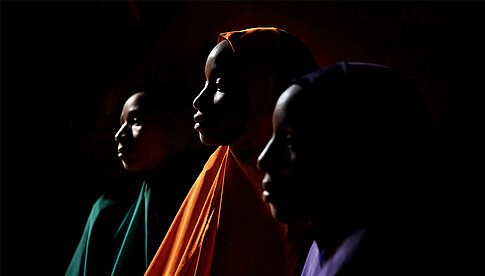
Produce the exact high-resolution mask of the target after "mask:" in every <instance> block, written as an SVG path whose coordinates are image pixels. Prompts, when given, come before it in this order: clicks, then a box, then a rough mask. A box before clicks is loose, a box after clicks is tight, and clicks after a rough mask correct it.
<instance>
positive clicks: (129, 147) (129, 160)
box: [115, 93, 173, 171]
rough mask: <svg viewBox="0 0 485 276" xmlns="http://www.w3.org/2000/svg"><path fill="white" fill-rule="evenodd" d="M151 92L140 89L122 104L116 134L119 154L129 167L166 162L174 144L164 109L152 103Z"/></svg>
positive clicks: (140, 168)
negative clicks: (164, 117)
mask: <svg viewBox="0 0 485 276" xmlns="http://www.w3.org/2000/svg"><path fill="white" fill-rule="evenodd" d="M149 102H150V99H149V96H147V94H145V93H137V94H135V95H133V96H131V97H130V98H129V99H128V100H127V101H126V103H125V105H124V106H123V111H122V113H121V119H120V124H121V127H120V129H119V130H118V132H117V133H116V135H115V140H116V142H118V158H119V159H120V160H121V162H122V163H123V166H124V168H125V169H126V170H128V171H147V170H150V169H153V168H155V167H156V166H158V165H160V164H161V163H163V161H164V160H165V159H166V158H167V157H168V156H169V154H170V151H171V148H172V145H173V139H172V138H171V137H173V133H172V131H171V130H170V127H168V125H167V123H166V122H164V120H163V118H162V112H161V111H160V110H156V108H152V107H150V104H149Z"/></svg>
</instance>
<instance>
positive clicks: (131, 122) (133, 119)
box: [128, 116, 143, 126]
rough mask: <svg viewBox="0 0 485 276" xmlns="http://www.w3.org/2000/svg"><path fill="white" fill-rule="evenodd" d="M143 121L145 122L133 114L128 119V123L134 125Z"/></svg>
mask: <svg viewBox="0 0 485 276" xmlns="http://www.w3.org/2000/svg"><path fill="white" fill-rule="evenodd" d="M142 123H143V120H142V119H141V118H140V117H137V116H133V117H131V118H130V119H129V120H128V124H130V125H133V126H137V125H141V124H142Z"/></svg>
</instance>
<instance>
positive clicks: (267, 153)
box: [256, 138, 274, 172]
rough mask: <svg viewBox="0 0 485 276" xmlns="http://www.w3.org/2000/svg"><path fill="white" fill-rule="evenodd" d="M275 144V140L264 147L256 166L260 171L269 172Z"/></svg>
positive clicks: (272, 139)
mask: <svg viewBox="0 0 485 276" xmlns="http://www.w3.org/2000/svg"><path fill="white" fill-rule="evenodd" d="M273 142H274V138H271V140H269V142H268V144H267V145H266V146H265V147H264V149H263V151H262V152H261V154H260V155H259V157H258V161H257V162H256V166H257V167H258V169H260V170H262V171H265V172H268V170H269V166H270V165H271V155H272V151H271V148H272V144H273Z"/></svg>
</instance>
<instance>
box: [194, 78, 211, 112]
mask: <svg viewBox="0 0 485 276" xmlns="http://www.w3.org/2000/svg"><path fill="white" fill-rule="evenodd" d="M208 88H209V85H208V84H207V82H206V83H205V85H204V88H202V90H201V91H200V92H199V95H197V97H195V99H194V101H193V102H192V106H193V107H194V108H195V109H197V110H204V109H205V106H207V101H208V97H207V96H208V94H209V93H208Z"/></svg>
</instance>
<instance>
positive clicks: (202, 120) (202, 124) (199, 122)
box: [194, 111, 207, 131]
mask: <svg viewBox="0 0 485 276" xmlns="http://www.w3.org/2000/svg"><path fill="white" fill-rule="evenodd" d="M194 122H195V124H194V129H195V130H197V131H203V130H204V129H205V128H206V125H207V116H205V115H202V113H200V111H199V112H197V113H196V114H195V115H194Z"/></svg>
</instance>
